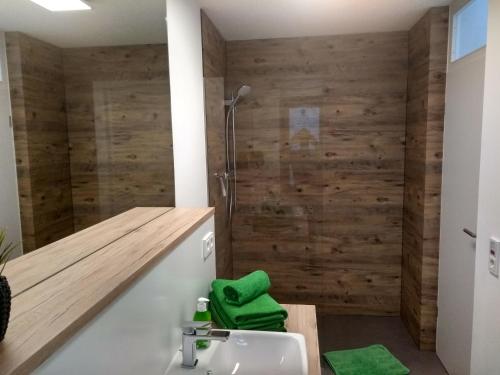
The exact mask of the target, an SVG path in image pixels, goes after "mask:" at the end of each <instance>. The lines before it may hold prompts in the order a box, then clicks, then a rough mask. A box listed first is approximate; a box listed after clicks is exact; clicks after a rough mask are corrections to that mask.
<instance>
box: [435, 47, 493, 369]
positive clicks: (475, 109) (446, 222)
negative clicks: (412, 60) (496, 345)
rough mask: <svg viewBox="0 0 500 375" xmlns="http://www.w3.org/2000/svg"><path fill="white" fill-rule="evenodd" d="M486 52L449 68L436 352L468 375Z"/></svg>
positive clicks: (444, 361) (443, 359)
mask: <svg viewBox="0 0 500 375" xmlns="http://www.w3.org/2000/svg"><path fill="white" fill-rule="evenodd" d="M484 66H485V51H484V48H483V49H481V50H479V51H476V52H475V53H473V54H472V55H469V56H466V57H464V58H462V59H461V60H458V61H456V62H453V63H450V64H449V65H448V75H447V86H446V111H445V131H444V155H443V186H442V198H441V199H442V200H441V239H440V250H439V291H438V323H437V354H438V356H439V358H440V359H441V361H442V362H443V364H444V366H445V367H446V369H447V370H448V372H449V373H450V375H463V374H464V375H465V374H469V372H470V359H471V342H472V307H473V302H474V267H475V240H474V238H473V237H472V236H471V235H468V234H466V233H465V232H464V229H465V230H468V231H470V232H471V233H476V223H477V204H478V184H479V160H480V148H481V124H482V110H483V94H484V90H483V88H484Z"/></svg>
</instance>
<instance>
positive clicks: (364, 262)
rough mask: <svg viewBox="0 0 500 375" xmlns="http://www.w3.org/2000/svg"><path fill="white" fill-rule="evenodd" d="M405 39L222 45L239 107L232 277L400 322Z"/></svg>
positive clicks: (399, 35)
mask: <svg viewBox="0 0 500 375" xmlns="http://www.w3.org/2000/svg"><path fill="white" fill-rule="evenodd" d="M407 43H408V35H407V33H405V32H394V33H375V34H361V35H343V36H329V37H313V38H290V39H271V40H250V41H234V42H227V75H226V84H225V86H226V95H227V94H228V93H230V92H231V90H233V89H234V88H235V87H237V86H238V85H239V84H241V83H246V84H249V85H251V86H252V93H251V95H250V96H248V97H245V98H244V99H243V100H242V101H241V102H240V104H239V106H238V111H237V117H236V122H237V125H236V134H237V149H238V158H237V159H238V186H237V189H238V199H237V204H238V209H237V213H236V215H235V218H234V222H233V226H232V231H233V253H234V255H233V257H234V261H233V264H234V272H235V276H241V275H243V274H245V273H247V272H250V271H253V270H255V269H264V270H266V271H268V272H269V273H270V276H271V279H272V283H273V288H272V294H273V295H274V296H276V297H277V298H278V299H279V300H280V301H281V302H286V303H309V304H315V305H317V306H318V307H319V310H320V311H321V312H332V313H343V314H376V315H396V314H399V311H400V293H401V251H402V250H401V242H402V218H403V215H402V212H403V181H404V170H403V169H404V140H405V121H406V82H407V69H408V49H407Z"/></svg>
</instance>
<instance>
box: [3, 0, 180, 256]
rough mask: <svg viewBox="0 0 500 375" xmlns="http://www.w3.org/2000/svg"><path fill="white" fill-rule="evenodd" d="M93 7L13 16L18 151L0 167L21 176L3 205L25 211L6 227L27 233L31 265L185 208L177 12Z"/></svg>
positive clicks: (7, 19)
mask: <svg viewBox="0 0 500 375" xmlns="http://www.w3.org/2000/svg"><path fill="white" fill-rule="evenodd" d="M88 4H89V5H90V6H91V10H90V11H81V12H68V13H66V12H52V11H50V10H48V9H45V8H43V7H40V6H39V5H36V4H34V3H32V2H30V1H28V0H26V1H17V0H9V1H7V4H6V6H5V7H4V6H2V7H3V8H4V9H5V10H6V12H2V15H0V30H4V31H5V34H2V35H5V42H4V41H3V38H0V44H1V45H2V47H4V49H5V52H6V60H7V61H6V62H7V64H6V67H7V68H8V69H4V70H2V72H3V73H4V74H3V76H4V81H5V82H8V83H9V86H10V101H11V112H12V125H13V127H12V130H11V134H10V136H9V137H8V138H10V142H11V144H12V139H13V144H14V147H12V148H11V151H10V154H9V153H8V152H7V153H6V155H3V154H2V155H0V157H1V158H2V160H1V162H2V164H3V165H6V163H7V161H8V160H7V159H8V158H9V155H10V157H11V159H12V160H15V168H14V165H12V164H13V162H11V166H12V168H11V171H14V172H15V171H16V170H17V176H16V173H12V174H11V176H10V179H9V183H10V186H11V189H10V190H11V194H10V197H9V198H7V193H8V192H7V191H6V189H4V186H2V190H1V191H0V194H1V195H2V196H1V197H0V199H2V201H3V200H6V199H11V200H14V202H16V203H17V201H18V202H19V207H20V208H19V213H17V212H14V213H12V212H11V213H10V216H9V217H11V216H17V218H14V219H12V220H10V221H14V222H16V220H17V224H14V225H12V224H11V223H9V222H7V221H8V218H9V217H6V218H4V217H3V216H0V220H1V221H0V227H5V228H6V229H7V230H8V232H9V234H10V235H11V237H10V238H11V240H12V241H16V229H15V227H16V226H17V227H19V221H20V226H21V229H22V248H23V251H24V253H26V252H29V251H32V250H35V249H37V248H39V247H42V246H44V245H47V244H49V243H51V242H53V241H56V240H58V239H61V238H63V237H66V236H68V235H70V234H72V233H74V232H75V231H79V230H82V229H84V228H87V227H89V226H91V225H94V224H96V223H98V222H100V221H102V220H105V219H107V218H109V217H111V216H114V215H117V214H119V213H121V212H123V211H126V210H128V209H130V208H132V207H137V206H173V205H174V181H173V157H172V131H171V119H170V89H169V74H168V52H167V45H166V40H167V36H166V26H165V19H164V14H165V2H164V1H163V0H158V1H156V0H155V1H150V2H147V4H146V3H142V2H141V4H137V2H135V1H128V0H127V1H123V0H110V1H106V2H101V1H92V2H88ZM117 10H119V12H120V17H118V16H117V14H116V12H117ZM33 20H37V22H32V21H33ZM0 52H1V48H0ZM5 73H7V74H5ZM5 87H7V85H5ZM2 88H3V86H2V87H0V91H1V89H2ZM2 92H3V91H2ZM6 92H7V93H8V92H9V91H8V90H7V91H6ZM7 97H8V95H7ZM3 99H4V97H3V96H0V101H2V100H3ZM7 99H8V98H7ZM4 101H5V102H6V100H4ZM0 105H4V103H3V102H2V103H0ZM1 108H2V111H1V112H2V113H1V119H0V121H4V120H5V121H9V113H5V112H4V107H1ZM6 108H7V109H8V106H7V107H6ZM9 112H10V111H9ZM2 124H3V123H2ZM2 128H3V127H2ZM2 135H3V133H2ZM2 138H3V137H2ZM13 154H15V159H14V155H13ZM4 159H5V160H4ZM13 180H14V181H13ZM16 184H17V187H18V188H17V190H18V191H17V194H16V196H13V194H12V190H13V189H12V186H15V185H16ZM13 191H15V188H14V190H13ZM2 207H3V206H2ZM16 210H17V205H16ZM4 216H5V215H4ZM17 236H18V238H19V234H17ZM17 241H19V240H17ZM17 241H16V242H17Z"/></svg>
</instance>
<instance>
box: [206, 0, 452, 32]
mask: <svg viewBox="0 0 500 375" xmlns="http://www.w3.org/2000/svg"><path fill="white" fill-rule="evenodd" d="M450 2H451V0H200V3H201V5H202V8H203V9H204V10H205V11H206V13H207V14H208V16H209V17H210V19H211V20H212V21H213V22H214V23H215V24H216V25H217V28H218V29H219V31H220V32H221V33H222V35H223V36H224V38H225V39H226V40H245V39H263V38H281V37H295V36H317V35H333V34H351V33H363V32H382V31H398V30H409V29H410V28H411V26H413V25H414V24H415V23H416V21H417V20H418V19H419V18H420V17H421V16H422V15H423V14H424V13H425V12H426V10H427V9H429V8H430V7H433V6H440V5H448V4H449V3H450Z"/></svg>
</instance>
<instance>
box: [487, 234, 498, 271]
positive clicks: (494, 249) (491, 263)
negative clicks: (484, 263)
mask: <svg viewBox="0 0 500 375" xmlns="http://www.w3.org/2000/svg"><path fill="white" fill-rule="evenodd" d="M499 256H500V240H498V239H496V238H494V237H492V238H490V253H489V256H488V269H489V271H490V273H491V274H492V275H493V276H495V277H498V264H499V259H498V257H499Z"/></svg>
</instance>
